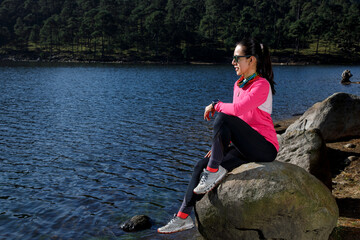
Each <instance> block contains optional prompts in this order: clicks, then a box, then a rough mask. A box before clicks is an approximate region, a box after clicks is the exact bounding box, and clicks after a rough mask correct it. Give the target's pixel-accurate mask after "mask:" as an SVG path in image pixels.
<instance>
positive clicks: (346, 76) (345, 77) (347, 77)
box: [341, 69, 353, 84]
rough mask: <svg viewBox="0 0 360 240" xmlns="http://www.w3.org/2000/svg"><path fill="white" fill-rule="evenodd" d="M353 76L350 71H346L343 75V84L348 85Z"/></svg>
mask: <svg viewBox="0 0 360 240" xmlns="http://www.w3.org/2000/svg"><path fill="white" fill-rule="evenodd" d="M352 76H353V75H352V74H351V72H350V70H348V69H346V70H344V71H343V73H342V74H341V83H342V84H347V83H350V78H351V77H352Z"/></svg>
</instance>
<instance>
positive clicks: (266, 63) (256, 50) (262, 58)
mask: <svg viewBox="0 0 360 240" xmlns="http://www.w3.org/2000/svg"><path fill="white" fill-rule="evenodd" d="M238 45H241V46H243V51H244V55H251V56H254V57H256V60H257V65H256V71H257V72H258V73H259V75H260V76H261V77H263V78H266V80H268V82H269V83H270V86H271V91H272V93H273V94H275V92H276V91H275V86H274V85H275V82H274V73H273V71H272V67H271V59H270V51H269V48H268V47H267V46H265V45H264V44H261V43H259V42H258V41H257V40H256V39H253V38H244V39H243V40H241V41H240V42H238V43H237V44H236V46H238Z"/></svg>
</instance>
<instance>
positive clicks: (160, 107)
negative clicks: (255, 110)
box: [0, 63, 360, 239]
mask: <svg viewBox="0 0 360 240" xmlns="http://www.w3.org/2000/svg"><path fill="white" fill-rule="evenodd" d="M347 68H349V69H350V70H351V72H352V73H353V75H354V77H353V78H352V79H351V80H352V81H360V66H352V67H348V66H296V67H295V66H278V67H274V72H275V81H276V82H277V85H276V87H277V94H276V95H275V97H274V113H273V118H274V120H280V119H283V118H287V117H290V116H291V115H292V114H295V113H303V112H304V111H305V110H306V109H307V108H309V107H310V106H312V105H313V104H314V103H315V102H317V101H321V100H323V99H324V98H326V97H328V96H329V95H331V94H333V93H334V92H347V93H353V94H357V95H360V84H359V85H358V84H353V85H351V86H342V85H340V84H339V82H340V80H341V73H342V71H343V70H344V69H347ZM235 81H236V75H235V74H234V70H233V67H232V66H231V65H230V64H229V65H226V66H225V65H215V66H200V65H199V66H193V65H188V66H160V65H112V64H39V63H37V64H35V63H27V64H25V63H22V64H4V63H2V64H0V239H71V238H72V239H175V238H178V239H189V238H192V239H195V238H196V237H193V236H189V234H188V235H186V234H183V235H181V234H180V235H179V234H178V235H176V236H175V237H171V236H159V235H157V234H156V233H155V229H156V228H157V227H159V226H160V225H162V224H164V223H166V221H167V220H168V219H169V217H170V216H171V214H173V213H175V212H176V211H177V209H178V207H179V205H180V204H181V200H182V198H183V193H184V191H185V189H186V185H187V182H188V180H189V178H190V175H191V170H192V166H193V165H194V163H195V162H196V161H197V160H198V159H200V158H201V157H202V156H203V155H204V153H206V151H207V150H208V149H209V147H210V135H211V122H210V123H209V122H205V121H204V120H203V110H204V107H205V106H206V105H207V104H209V103H210V102H211V100H212V99H215V98H219V99H221V100H223V101H231V99H232V88H233V84H234V82H235ZM136 214H146V215H149V216H150V217H151V218H152V219H153V221H154V226H153V228H152V229H150V230H146V231H143V232H139V233H124V232H122V231H121V230H119V228H118V225H119V224H120V223H121V222H123V221H124V220H126V219H128V218H129V217H131V216H133V215H136Z"/></svg>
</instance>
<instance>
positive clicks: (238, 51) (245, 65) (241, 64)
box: [231, 45, 251, 76]
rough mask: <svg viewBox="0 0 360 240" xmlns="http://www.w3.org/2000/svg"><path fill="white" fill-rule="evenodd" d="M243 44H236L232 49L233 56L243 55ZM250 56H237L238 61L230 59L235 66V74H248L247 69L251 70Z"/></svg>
mask: <svg viewBox="0 0 360 240" xmlns="http://www.w3.org/2000/svg"><path fill="white" fill-rule="evenodd" d="M244 55H245V54H244V51H243V46H242V45H237V46H236V48H235V50H234V56H244ZM250 61H251V58H246V57H240V58H238V62H236V61H235V60H234V59H233V60H232V63H231V64H232V65H233V66H234V68H235V72H236V75H238V76H240V75H242V74H244V76H248V75H249V74H248V73H249V71H251V67H250Z"/></svg>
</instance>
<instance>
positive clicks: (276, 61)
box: [0, 53, 360, 66]
mask: <svg viewBox="0 0 360 240" xmlns="http://www.w3.org/2000/svg"><path fill="white" fill-rule="evenodd" d="M231 61H232V59H231V58H222V59H219V60H214V61H209V62H208V61H206V60H205V61H204V60H201V59H195V60H194V59H193V60H172V61H169V59H168V58H164V57H153V58H152V59H148V60H146V59H137V58H129V57H122V58H115V57H112V56H108V57H103V58H101V57H97V58H96V59H94V58H86V57H81V56H77V57H74V56H70V55H63V54H61V53H59V54H54V55H52V56H50V57H45V58H42V57H40V55H39V54H22V53H19V54H2V55H0V62H10V63H11V62H24V63H53V62H55V63H100V64H125V65H126V64H129V65H131V64H158V65H185V64H188V65H221V64H228V63H229V62H231ZM271 61H272V65H274V66H305V65H325V64H326V65H359V64H360V55H359V56H353V57H348V58H340V57H339V56H337V55H330V54H318V55H315V54H314V55H300V54H276V55H271Z"/></svg>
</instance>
